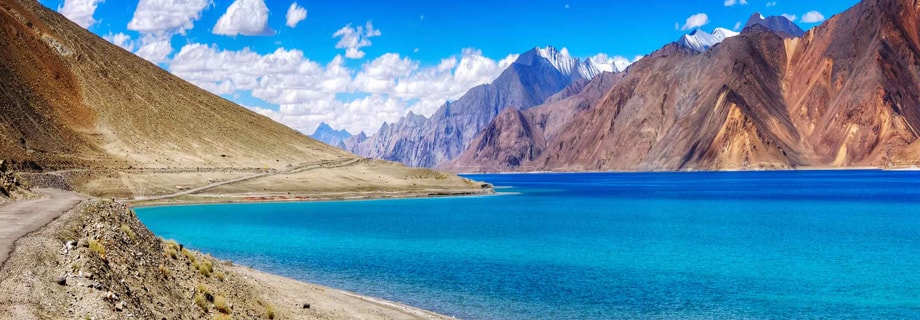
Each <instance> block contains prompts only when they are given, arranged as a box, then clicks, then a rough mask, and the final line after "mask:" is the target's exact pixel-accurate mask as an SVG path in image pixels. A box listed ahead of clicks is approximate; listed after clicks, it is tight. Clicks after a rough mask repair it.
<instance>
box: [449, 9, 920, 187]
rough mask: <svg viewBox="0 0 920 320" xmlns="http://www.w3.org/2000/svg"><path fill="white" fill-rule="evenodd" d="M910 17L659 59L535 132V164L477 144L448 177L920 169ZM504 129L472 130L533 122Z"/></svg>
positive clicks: (759, 32) (914, 32) (891, 16)
mask: <svg viewBox="0 0 920 320" xmlns="http://www.w3.org/2000/svg"><path fill="white" fill-rule="evenodd" d="M918 17H920V8H918V7H917V6H915V5H914V2H913V1H907V0H867V1H863V2H862V3H860V4H858V5H856V6H855V7H853V8H851V9H849V10H847V11H846V12H844V13H841V14H839V15H837V16H834V17H833V18H831V19H830V20H828V21H826V22H825V23H824V24H822V25H820V26H818V27H816V28H815V29H813V30H811V31H809V32H808V33H806V34H804V35H803V36H802V37H799V38H789V35H788V34H785V33H784V32H775V31H773V30H770V29H768V28H748V29H746V30H745V31H744V32H743V33H742V34H741V35H739V36H736V37H732V38H729V39H726V40H725V41H724V42H722V43H721V44H720V45H718V46H715V47H713V48H712V49H710V50H709V51H707V52H705V53H703V54H700V55H689V54H685V53H682V52H680V51H679V50H667V48H664V49H662V50H660V51H659V52H657V53H656V54H653V55H651V56H650V57H647V58H644V59H642V60H640V61H638V62H637V63H635V64H634V65H633V66H631V67H630V69H629V72H628V73H627V74H626V75H624V76H623V78H622V79H620V80H619V81H617V83H616V84H615V85H613V86H612V87H611V88H610V90H609V91H607V92H606V94H605V95H604V96H603V97H602V98H601V99H599V100H597V101H595V102H594V103H591V104H590V105H589V106H588V107H585V108H583V109H582V110H580V111H570V112H575V114H574V115H573V116H572V119H571V120H570V121H566V122H565V124H564V125H563V127H562V128H561V129H559V130H558V133H557V134H555V135H554V136H553V137H550V136H548V135H547V134H546V133H545V132H544V137H543V139H542V140H543V141H545V146H535V148H533V150H540V152H539V156H537V157H534V158H533V159H529V160H528V159H526V157H525V158H524V159H523V160H524V161H521V162H520V163H517V162H518V161H517V158H518V157H516V156H515V155H518V154H520V152H519V151H520V150H525V149H526V150H530V149H531V148H529V147H525V146H524V145H521V144H520V143H519V142H516V141H515V142H510V141H509V142H505V143H494V142H496V141H497V142H501V141H502V139H495V137H486V136H480V137H477V138H476V142H474V143H473V144H472V145H471V148H470V149H468V150H466V151H465V152H464V154H463V155H462V156H461V157H460V159H463V161H462V162H458V163H454V164H452V165H451V166H450V168H451V169H452V170H457V171H471V170H468V169H471V168H473V169H475V168H476V167H477V166H480V165H481V166H482V170H472V171H507V170H573V171H580V170H718V169H763V168H800V167H859V166H876V167H886V166H894V167H898V166H910V165H914V164H916V163H917V162H918V159H920V142H918V131H917V129H915V128H920V91H918V90H916V88H918V87H920V71H918V70H920V28H918V26H920V18H918ZM758 18H759V16H758ZM550 108H551V107H549V106H548V105H545V106H540V107H537V108H534V109H532V110H528V111H527V113H531V114H539V113H541V110H543V109H550ZM557 108H558V107H557ZM572 109H573V108H569V109H568V110H572ZM519 118H520V119H529V118H533V116H530V117H528V116H527V114H526V113H525V114H522V115H521V116H520V117H519ZM507 120H508V119H503V121H495V122H493V123H491V124H490V126H489V127H488V128H486V129H485V130H483V132H484V133H490V134H493V135H495V134H496V133H513V132H522V129H523V128H525V127H530V128H533V124H534V122H532V121H526V120H524V121H507ZM529 132H531V133H533V132H539V131H538V130H530V131H529ZM506 135H507V134H506ZM501 136H502V135H501V134H498V135H497V137H501ZM523 141H525V142H526V143H525V145H526V144H527V143H531V141H534V143H536V142H538V141H540V139H535V138H527V139H523ZM482 142H489V143H482ZM501 150H507V151H501ZM505 153H507V154H505ZM503 159H504V160H503ZM509 159H510V160H514V161H507V160H509Z"/></svg>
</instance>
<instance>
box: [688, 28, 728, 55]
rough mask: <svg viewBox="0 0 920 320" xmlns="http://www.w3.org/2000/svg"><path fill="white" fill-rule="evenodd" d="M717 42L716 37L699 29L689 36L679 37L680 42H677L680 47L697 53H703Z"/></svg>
mask: <svg viewBox="0 0 920 320" xmlns="http://www.w3.org/2000/svg"><path fill="white" fill-rule="evenodd" d="M719 42H720V41H719V40H718V39H716V37H714V36H713V35H711V34H709V32H706V31H703V30H701V29H696V30H693V32H691V33H690V34H685V35H684V36H682V37H680V41H678V43H679V44H680V45H681V46H682V47H684V48H687V49H690V50H693V51H694V52H697V53H702V52H705V51H706V50H709V48H711V47H712V46H714V45H716V44H717V43H719Z"/></svg>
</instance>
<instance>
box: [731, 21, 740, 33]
mask: <svg viewBox="0 0 920 320" xmlns="http://www.w3.org/2000/svg"><path fill="white" fill-rule="evenodd" d="M741 26H742V25H741V21H738V22H735V27H734V28H732V30H735V31H738V30H741Z"/></svg>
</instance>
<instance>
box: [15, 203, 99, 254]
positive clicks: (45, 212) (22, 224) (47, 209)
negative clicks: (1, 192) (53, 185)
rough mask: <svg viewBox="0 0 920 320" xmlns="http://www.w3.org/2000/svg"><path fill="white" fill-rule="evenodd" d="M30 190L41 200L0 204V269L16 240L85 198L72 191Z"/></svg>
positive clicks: (42, 225)
mask: <svg viewBox="0 0 920 320" xmlns="http://www.w3.org/2000/svg"><path fill="white" fill-rule="evenodd" d="M34 191H37V192H38V193H41V194H42V197H41V198H39V199H31V200H22V201H16V202H12V203H7V204H4V205H0V266H2V265H3V263H5V262H6V259H7V258H8V257H9V254H10V252H12V251H13V245H14V244H15V242H16V240H18V239H19V238H21V237H23V236H25V235H27V234H29V233H31V232H33V231H35V230H38V229H40V228H41V227H44V226H45V225H47V224H48V223H49V222H51V221H53V220H54V219H56V218H57V217H59V216H60V215H61V214H63V213H65V212H67V211H70V210H71V209H73V208H74V206H76V205H77V204H78V203H80V202H81V201H83V200H86V199H87V198H88V197H87V196H85V195H82V194H79V193H76V192H71V191H64V190H58V189H36V190H34Z"/></svg>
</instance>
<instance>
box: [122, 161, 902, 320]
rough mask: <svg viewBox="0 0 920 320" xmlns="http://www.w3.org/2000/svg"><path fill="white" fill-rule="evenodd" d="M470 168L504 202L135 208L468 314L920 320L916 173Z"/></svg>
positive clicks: (336, 278) (282, 262)
mask: <svg viewBox="0 0 920 320" xmlns="http://www.w3.org/2000/svg"><path fill="white" fill-rule="evenodd" d="M470 177H471V178H473V179H477V180H483V181H488V182H491V183H493V184H495V185H497V186H505V187H508V188H500V189H499V191H501V192H504V193H506V194H505V195H500V196H486V197H465V198H437V199H415V200H378V201H350V202H318V203H276V204H243V205H240V204H236V205H199V206H184V207H158V208H144V209H138V210H137V212H138V216H139V217H140V218H141V220H142V221H143V222H144V223H145V224H146V225H147V226H148V227H149V228H150V229H151V230H153V231H154V232H155V233H156V234H158V235H159V236H162V237H164V238H172V239H176V240H178V241H180V242H182V243H184V244H185V245H187V246H189V247H191V248H194V249H198V250H202V251H205V252H209V253H212V254H214V256H216V257H219V258H222V259H230V260H233V261H235V262H237V263H239V264H243V265H249V266H253V267H255V268H258V269H261V270H265V271H268V272H271V273H277V274H281V275H285V276H288V277H292V278H296V279H300V280H305V281H310V282H315V283H320V284H324V285H328V286H332V287H336V288H341V289H345V290H350V291H354V292H358V293H361V294H366V295H371V296H376V297H381V298H385V299H390V300H395V301H399V302H403V303H407V304H410V305H413V306H418V307H421V308H425V309H429V310H433V311H437V312H440V313H443V314H448V315H453V316H457V317H461V318H470V319H617V318H666V319H672V318H687V319H697V318H707V319H730V318H745V319H790V318H826V319H839V318H856V319H872V318H876V319H897V318H902V319H917V318H920V173H917V172H883V171H848V172H744V173H740V172H735V173H630V174H526V175H476V176H470Z"/></svg>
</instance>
